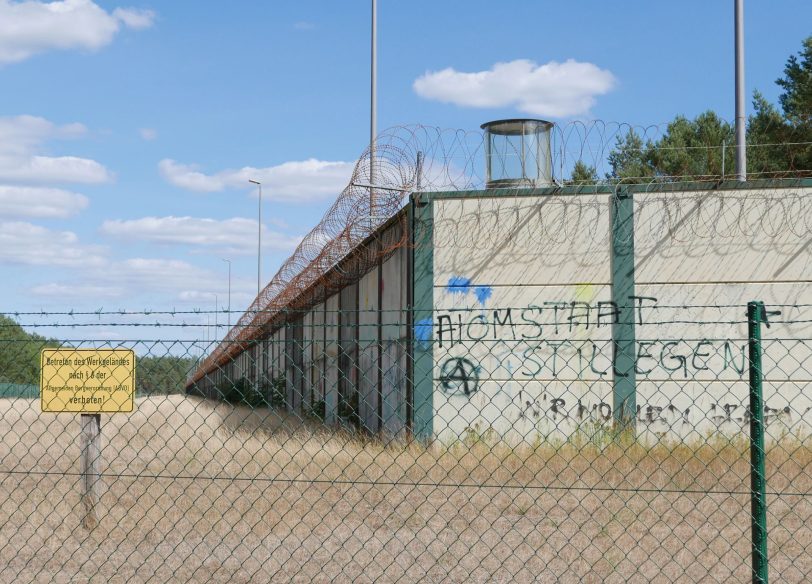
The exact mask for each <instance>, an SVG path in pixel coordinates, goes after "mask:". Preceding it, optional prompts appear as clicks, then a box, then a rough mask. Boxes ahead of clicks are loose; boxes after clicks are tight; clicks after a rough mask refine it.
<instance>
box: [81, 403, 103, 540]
mask: <svg viewBox="0 0 812 584" xmlns="http://www.w3.org/2000/svg"><path fill="white" fill-rule="evenodd" d="M81 449H82V450H81V464H82V503H83V506H84V510H85V515H84V517H83V518H82V526H83V527H84V528H85V529H93V528H94V527H96V525H98V523H99V518H98V516H97V514H96V506H97V505H98V503H99V486H100V481H99V478H100V476H99V474H100V473H99V466H100V465H99V459H100V458H101V414H82V444H81Z"/></svg>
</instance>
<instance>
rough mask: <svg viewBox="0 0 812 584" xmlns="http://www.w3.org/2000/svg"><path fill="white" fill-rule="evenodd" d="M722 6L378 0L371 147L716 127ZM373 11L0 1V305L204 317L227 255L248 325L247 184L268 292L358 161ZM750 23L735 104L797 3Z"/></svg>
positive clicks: (309, 3) (775, 49) (727, 106)
mask: <svg viewBox="0 0 812 584" xmlns="http://www.w3.org/2000/svg"><path fill="white" fill-rule="evenodd" d="M732 6H733V3H732V2H730V1H722V0H711V1H709V0H704V1H700V0H683V1H681V2H651V1H637V0H630V1H624V2H605V1H590V0H583V1H576V2H548V1H544V2H541V1H539V2H529V1H520V0H513V1H507V0H506V1H503V2H493V1H490V2H488V1H484V0H468V1H462V0H459V1H442V2H440V1H437V0H434V1H428V0H414V1H412V2H396V1H393V0H379V90H378V91H379V121H378V126H379V129H381V130H383V129H384V128H386V127H388V126H393V125H399V124H418V123H419V124H425V125H429V126H440V127H443V128H462V129H466V130H475V129H477V128H478V127H479V124H480V123H482V122H483V121H487V120H490V119H498V118H502V117H520V116H529V117H546V118H548V119H552V120H554V121H556V122H561V123H566V122H567V121H570V120H573V119H602V120H607V121H618V122H628V123H632V124H639V125H648V124H660V123H664V122H667V121H668V120H670V119H671V118H673V116H674V115H676V114H684V115H687V116H695V115H696V114H698V113H700V112H702V111H705V110H707V109H714V110H716V111H717V112H718V113H719V114H720V115H722V117H724V118H727V119H732V118H733V68H732V64H733V49H732V48H733V22H732V18H733V15H732ZM369 11H370V3H369V2H368V1H349V0H347V1H342V2H335V1H327V0H320V1H316V0H298V1H296V2H290V1H288V2H282V1H274V2H254V1H247V0H243V1H232V2H227V3H223V2H217V3H215V2H205V1H200V0H198V1H195V2H192V1H185V0H172V1H171V2H152V3H149V2H139V0H132V1H131V2H104V1H100V0H99V1H97V2H92V1H90V0H64V1H62V2H53V3H46V2H35V1H29V2H17V1H9V0H0V87H2V88H3V91H2V92H0V223H1V224H2V226H1V227H0V264H2V270H3V274H4V276H5V277H4V278H3V279H4V285H3V286H2V287H1V288H0V306H2V308H0V310H2V311H4V312H13V311H27V310H40V309H45V310H64V309H70V308H74V309H80V310H81V309H98V308H101V307H103V308H105V309H119V308H127V309H133V310H138V309H143V308H150V309H166V308H172V307H176V308H179V309H189V308H192V307H200V308H204V309H211V308H213V307H214V295H215V294H216V295H217V296H218V300H219V301H220V305H221V306H222V305H224V304H225V302H226V300H225V297H226V291H227V287H228V282H227V273H228V271H227V270H228V267H227V264H226V263H225V262H223V261H222V260H221V258H228V259H230V260H231V261H232V274H233V277H232V289H233V293H232V307H233V308H234V309H235V310H240V309H243V308H245V307H246V306H247V305H248V304H249V303H250V301H251V300H252V299H253V297H254V294H255V291H256V230H257V224H256V204H257V200H256V198H255V190H253V189H252V188H250V185H249V184H248V183H247V178H248V177H249V176H254V177H258V178H261V179H262V180H263V182H264V183H265V185H266V186H265V195H264V201H265V204H264V213H263V218H264V221H263V223H264V236H263V237H264V239H265V241H266V244H267V245H266V246H265V248H264V250H263V260H264V261H263V280H265V281H267V280H268V279H269V278H270V277H271V276H272V275H273V273H274V272H275V271H276V268H277V267H278V266H279V264H280V263H281V262H282V261H283V260H284V259H285V258H286V257H287V256H288V255H289V253H290V252H291V251H292V249H293V247H294V246H295V245H296V242H297V241H298V240H299V238H300V237H301V236H303V235H304V234H305V233H307V231H308V230H309V229H310V227H312V226H313V225H314V224H315V223H316V222H317V221H318V220H319V218H320V217H321V214H322V213H323V212H324V210H325V209H326V208H327V207H328V206H329V204H330V203H331V202H332V200H334V198H335V196H336V195H337V194H338V192H339V191H340V190H341V188H342V187H343V186H344V185H345V184H346V181H347V179H348V177H349V172H350V171H351V168H352V163H353V162H354V161H355V160H356V159H357V158H358V156H359V155H360V154H361V153H362V151H363V150H364V148H365V146H366V143H367V140H368V134H369V126H368V111H369V109H368V108H369V23H370V12H369ZM745 17H746V34H747V48H746V66H747V76H746V82H747V91H748V95H750V94H752V91H753V89H759V90H760V91H762V92H763V93H764V94H765V95H766V97H767V98H768V99H770V100H771V101H775V100H776V98H777V95H778V88H777V87H776V86H775V84H774V81H775V79H776V78H777V77H779V76H780V75H781V73H782V71H783V66H784V63H785V62H786V59H787V57H788V56H789V55H790V54H792V53H797V52H798V50H799V49H800V46H801V41H802V39H803V38H804V37H805V36H808V35H809V34H812V30H810V27H809V24H810V23H812V3H810V2H808V1H807V0H774V1H770V2H766V1H753V0H751V1H749V2H746V9H745ZM568 61H573V62H572V63H568ZM551 62H554V63H553V64H552V65H551ZM556 63H557V64H558V65H556ZM499 64H502V65H499ZM545 66H546V68H545ZM472 73H480V75H476V76H472V75H469V74H472ZM508 84H510V86H511V87H522V88H523V89H521V90H517V91H508V92H506V91H505V90H504V88H505V87H506V86H507V85H508ZM111 334H113V333H111Z"/></svg>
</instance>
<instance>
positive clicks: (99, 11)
mask: <svg viewBox="0 0 812 584" xmlns="http://www.w3.org/2000/svg"><path fill="white" fill-rule="evenodd" d="M154 17H155V15H154V13H152V12H151V11H148V10H138V9H133V8H118V9H116V10H114V11H113V13H112V14H110V13H108V12H106V11H105V10H104V9H103V8H101V7H100V6H99V5H97V4H96V3H95V2H92V1H91V0H58V1H55V2H40V1H37V0H27V1H24V2H16V1H13V0H0V64H2V63H16V62H19V61H23V60H25V59H28V58H29V57H31V56H33V55H36V54H38V53H43V52H46V51H51V50H70V49H80V50H81V49H83V50H89V51H93V50H97V49H100V48H102V47H104V46H106V45H108V44H110V43H111V42H112V40H113V37H115V35H116V33H118V31H119V30H120V28H121V25H122V24H123V25H124V26H126V27H129V28H133V29H143V28H148V27H149V26H151V25H152V23H153V21H154Z"/></svg>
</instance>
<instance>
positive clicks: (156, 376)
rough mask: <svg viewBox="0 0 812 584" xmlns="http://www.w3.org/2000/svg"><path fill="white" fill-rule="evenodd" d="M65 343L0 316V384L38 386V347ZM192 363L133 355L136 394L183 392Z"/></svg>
mask: <svg viewBox="0 0 812 584" xmlns="http://www.w3.org/2000/svg"><path fill="white" fill-rule="evenodd" d="M68 346H69V345H66V344H65V343H64V342H61V341H58V340H56V339H50V338H46V337H43V336H41V335H38V334H36V333H29V332H27V331H25V330H24V329H23V327H21V326H20V325H19V324H18V323H17V322H15V321H14V320H13V319H11V318H9V317H7V316H0V384H14V385H36V386H39V382H40V352H41V351H42V349H47V348H59V347H62V348H64V347H68ZM196 364H197V360H196V359H195V358H192V357H185V356H177V355H147V356H143V357H136V365H135V389H136V395H167V394H173V393H183V391H184V386H185V385H186V376H187V375H188V374H189V372H190V371H191V370H192V369H193V368H194V367H195V366H196Z"/></svg>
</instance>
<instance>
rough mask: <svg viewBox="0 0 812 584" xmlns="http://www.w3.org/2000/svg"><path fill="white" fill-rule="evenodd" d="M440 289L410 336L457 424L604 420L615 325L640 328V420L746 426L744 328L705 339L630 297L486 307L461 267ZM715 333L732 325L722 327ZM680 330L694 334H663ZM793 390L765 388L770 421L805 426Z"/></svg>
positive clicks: (701, 427) (809, 408)
mask: <svg viewBox="0 0 812 584" xmlns="http://www.w3.org/2000/svg"><path fill="white" fill-rule="evenodd" d="M485 289H487V292H483V290H485ZM445 292H446V293H447V294H448V297H447V298H446V300H445V301H444V302H443V303H442V306H443V307H444V308H441V309H436V310H435V311H434V316H433V318H431V319H426V320H425V321H423V322H421V323H420V324H419V326H420V327H421V330H420V335H416V336H417V339H418V342H422V343H423V344H424V348H428V347H431V348H432V349H433V352H434V361H435V373H434V375H435V388H436V389H435V391H436V392H437V393H436V398H435V399H436V400H438V401H436V403H437V404H439V406H438V407H444V406H445V407H446V409H445V410H444V411H442V412H438V415H439V416H440V417H442V418H443V419H446V420H449V428H451V429H452V430H453V429H454V427H455V426H456V425H460V424H470V423H471V420H478V423H481V424H485V425H491V426H492V427H494V428H495V429H498V426H500V425H501V427H502V429H503V430H504V431H510V430H517V429H519V428H522V429H523V430H522V431H526V430H528V429H533V428H535V429H536V430H538V431H539V432H548V431H550V430H552V431H561V432H564V433H567V432H571V431H573V429H575V428H578V427H580V426H582V425H583V424H584V423H590V422H594V423H599V424H602V423H608V422H610V421H611V420H613V417H614V413H615V412H614V409H613V408H614V406H613V404H612V394H611V382H612V381H613V380H614V379H616V378H618V377H619V376H624V375H628V373H624V372H623V371H619V370H618V365H617V363H618V362H619V360H618V354H617V350H618V349H617V344H616V343H615V342H613V340H612V326H613V325H616V324H618V323H621V322H633V323H634V324H635V326H636V329H637V335H636V336H637V338H636V339H635V341H634V343H633V344H632V345H631V354H630V355H628V357H630V359H631V363H632V364H633V367H634V374H635V377H636V380H637V396H636V401H637V403H636V412H635V421H636V424H637V426H638V428H641V429H643V430H649V431H651V432H655V433H674V434H679V435H683V436H687V435H689V434H691V433H692V432H699V431H701V432H704V431H707V430H710V431H713V430H714V429H718V430H722V431H725V432H727V433H731V432H740V431H745V430H746V429H747V428H748V427H749V424H750V418H751V412H750V410H749V408H748V405H747V401H748V398H747V384H746V380H747V376H748V358H747V341H746V339H743V338H741V331H739V335H740V336H739V338H702V337H701V334H696V331H697V330H698V329H697V328H696V327H694V328H693V329H691V328H690V327H687V328H686V327H685V326H684V324H685V323H686V322H688V323H690V320H691V319H690V318H689V317H690V315H689V314H685V313H684V312H683V313H681V312H680V311H681V310H682V309H680V308H679V307H673V306H669V307H667V310H660V307H659V306H658V302H659V300H658V298H656V297H652V296H629V297H628V301H627V302H626V303H624V304H625V305H619V304H617V303H615V302H612V301H604V300H600V301H592V302H586V301H583V300H580V299H578V300H563V299H562V300H554V301H536V302H533V303H528V304H526V305H524V306H512V307H492V306H488V304H489V302H488V301H489V300H491V298H492V291H491V290H490V288H488V287H486V286H477V285H475V284H473V283H472V282H471V280H470V279H467V278H461V277H458V276H455V277H453V278H451V279H450V280H449V283H448V286H446V289H445ZM742 316H743V315H742ZM683 319H684V320H683ZM674 324H677V325H679V326H678V327H674V326H673V325H674ZM714 330H715V332H717V333H718V332H720V331H721V332H722V333H728V334H731V327H729V326H727V327H726V328H725V327H721V328H719V327H717V328H716V329H714ZM734 330H735V329H734ZM684 331H690V332H692V333H694V335H695V336H686V337H684V338H669V337H668V335H669V334H674V333H675V332H677V334H680V333H684ZM732 334H736V333H732ZM718 336H722V335H718ZM784 350H785V349H784ZM627 361H628V360H627ZM774 370H775V371H778V370H779V368H775V369H774ZM782 377H786V375H782ZM770 391H771V393H770ZM791 391H792V395H793V396H794V397H792V396H789V395H784V394H783V393H782V392H779V391H778V390H777V389H774V390H768V394H767V395H766V396H765V397H766V400H765V406H764V419H765V422H766V423H767V424H768V425H770V426H772V427H773V429H774V430H775V428H776V427H777V426H776V424H780V425H781V426H782V427H783V428H798V427H799V425H802V426H809V428H808V429H809V430H812V401H810V399H809V396H807V395H806V394H805V391H804V389H803V388H799V387H794V388H793V389H792V390H791ZM459 429H460V430H464V428H459ZM520 433H521V432H520Z"/></svg>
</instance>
